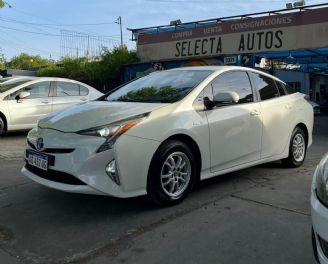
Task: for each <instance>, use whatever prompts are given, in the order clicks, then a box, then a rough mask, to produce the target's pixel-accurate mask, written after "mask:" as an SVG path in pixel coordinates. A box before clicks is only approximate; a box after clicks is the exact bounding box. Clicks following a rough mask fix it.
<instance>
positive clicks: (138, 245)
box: [0, 116, 328, 264]
mask: <svg viewBox="0 0 328 264" xmlns="http://www.w3.org/2000/svg"><path fill="white" fill-rule="evenodd" d="M25 137H26V133H14V134H8V135H5V136H4V137H2V138H0V263H1V264H7V263H8V264H11V263H13V264H16V263H88V264H98V263H163V264H164V263H165V264H167V263H188V264H189V263H219V264H221V263H222V264H225V263H229V264H231V263H234V264H236V263H237V264H238V263H250V264H257V263H275V264H276V263H288V264H289V263H291V264H292V263H295V264H296V263H297V264H302V263H304V264H305V263H314V258H313V254H312V248H311V233H310V231H311V221H310V205H309V198H310V185H311V181H312V175H313V172H314V169H315V166H316V165H317V163H318V162H319V160H320V158H321V157H322V155H323V154H324V153H325V152H327V151H328V117H327V116H319V117H316V119H315V131H314V144H313V146H312V147H311V148H310V149H309V151H308V155H307V159H306V161H305V163H304V165H303V166H302V167H300V168H296V169H286V168H283V167H282V166H281V165H280V163H278V162H277V163H269V164H264V165H261V166H257V167H254V168H249V169H245V170H242V171H238V172H234V173H230V174H227V175H224V176H221V177H217V178H213V179H210V180H207V181H204V182H201V183H200V184H199V186H197V187H196V189H195V190H194V191H193V192H192V193H191V195H190V196H188V198H187V199H186V200H185V201H184V202H183V203H181V204H179V205H178V206H175V207H170V208H158V207H156V206H154V205H153V204H151V203H150V202H149V201H148V199H147V197H138V198H131V199H116V198H112V197H105V196H91V195H80V194H70V193H64V192H59V191H56V190H51V189H48V188H46V187H43V186H40V185H38V184H36V183H34V182H32V181H30V180H29V179H27V178H25V177H23V176H22V175H21V174H20V169H21V167H22V165H23V150H24V144H25Z"/></svg>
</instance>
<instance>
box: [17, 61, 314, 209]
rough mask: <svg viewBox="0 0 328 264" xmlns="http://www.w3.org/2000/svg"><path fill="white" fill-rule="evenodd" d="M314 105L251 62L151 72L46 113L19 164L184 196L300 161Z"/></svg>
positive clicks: (47, 174) (67, 180)
mask: <svg viewBox="0 0 328 264" xmlns="http://www.w3.org/2000/svg"><path fill="white" fill-rule="evenodd" d="M312 129H313V110H312V107H311V105H310V104H309V103H308V101H306V100H305V96H304V94H301V93H294V94H288V92H287V91H286V87H285V83H283V82H282V81H280V80H279V79H277V78H275V77H273V76H271V75H269V74H266V73H263V72H260V71H257V70H253V69H248V68H243V67H231V66H230V67H229V66H212V67H190V68H179V69H173V70H168V71H160V72H155V73H152V74H150V75H148V76H145V77H142V78H140V79H137V80H135V81H132V82H130V83H128V84H126V85H123V86H121V87H120V88H118V89H116V90H114V91H111V92H110V93H108V94H106V95H104V96H103V97H101V98H99V99H98V100H96V101H93V102H89V103H86V104H82V105H77V106H73V107H70V108H68V109H66V110H63V111H60V112H57V113H55V114H53V115H48V116H47V117H45V118H43V119H41V120H40V121H39V123H38V127H36V128H34V129H33V130H31V131H30V132H29V134H28V138H27V143H28V144H27V150H26V164H25V166H24V167H23V169H22V172H23V174H24V175H26V176H27V177H29V178H31V179H32V180H34V181H36V182H38V183H40V184H43V185H45V186H48V187H51V188H54V189H58V190H62V191H67V192H76V193H88V194H100V195H111V196H116V197H122V198H123V197H132V196H138V195H144V194H148V195H149V196H150V197H151V199H152V200H153V201H154V202H156V203H158V204H161V205H173V204H176V203H178V202H180V201H182V200H183V199H184V198H185V197H186V196H187V194H188V193H189V192H190V191H191V189H192V187H193V185H194V183H195V182H196V181H197V180H198V179H200V180H203V179H207V178H211V177H214V176H217V175H221V174H225V173H228V172H232V171H236V170H240V169H243V168H247V167H250V166H254V165H257V164H261V163H266V162H270V161H275V160H280V159H282V160H283V163H284V164H285V165H287V166H289V167H298V166H300V165H302V163H303V161H304V159H305V156H306V151H307V148H308V147H309V146H310V145H311V143H312Z"/></svg>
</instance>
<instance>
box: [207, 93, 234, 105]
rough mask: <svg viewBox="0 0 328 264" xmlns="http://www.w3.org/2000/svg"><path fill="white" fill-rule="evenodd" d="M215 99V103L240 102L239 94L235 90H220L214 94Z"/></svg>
mask: <svg viewBox="0 0 328 264" xmlns="http://www.w3.org/2000/svg"><path fill="white" fill-rule="evenodd" d="M213 101H214V104H215V105H229V104H238V102H239V95H238V94H237V93H236V92H234V91H220V92H218V93H217V94H215V95H214V98H213Z"/></svg>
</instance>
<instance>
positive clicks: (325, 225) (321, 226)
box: [311, 190, 328, 264]
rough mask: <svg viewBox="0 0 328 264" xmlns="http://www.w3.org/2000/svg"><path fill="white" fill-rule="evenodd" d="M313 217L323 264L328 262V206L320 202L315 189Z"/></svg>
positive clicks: (312, 195) (312, 203)
mask: <svg viewBox="0 0 328 264" xmlns="http://www.w3.org/2000/svg"><path fill="white" fill-rule="evenodd" d="M311 217H312V226H313V230H314V239H315V241H314V242H315V243H314V246H315V247H316V250H317V253H318V259H319V261H320V263H321V264H328V253H327V250H325V248H327V249H328V208H327V207H326V206H324V205H323V204H322V203H321V202H320V200H319V199H318V197H317V195H316V193H315V190H312V194H311ZM324 247H325V248H324ZM325 252H326V253H325ZM315 254H316V253H315Z"/></svg>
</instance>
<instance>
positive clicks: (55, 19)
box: [0, 0, 325, 60]
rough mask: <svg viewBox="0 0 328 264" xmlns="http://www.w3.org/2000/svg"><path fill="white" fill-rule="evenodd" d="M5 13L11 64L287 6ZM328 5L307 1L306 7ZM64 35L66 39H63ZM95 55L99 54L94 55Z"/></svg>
mask: <svg viewBox="0 0 328 264" xmlns="http://www.w3.org/2000/svg"><path fill="white" fill-rule="evenodd" d="M5 1H6V2H7V4H8V5H10V6H11V8H9V6H8V5H7V6H6V7H5V8H3V9H0V54H1V53H2V54H4V56H5V58H6V59H7V60H9V59H11V58H12V57H14V56H16V55H18V54H20V53H22V52H25V53H28V54H32V55H41V56H42V57H44V58H51V59H54V60H58V59H59V58H60V56H61V55H63V54H70V55H71V56H74V55H81V53H83V51H84V50H86V49H87V48H86V46H88V47H89V49H87V50H89V52H90V53H92V52H96V51H95V50H96V48H95V47H97V46H98V44H99V43H101V44H100V45H108V46H109V47H112V46H115V45H116V46H117V45H119V43H120V27H119V25H118V24H117V23H115V21H117V18H118V17H119V16H121V17H122V28H123V40H124V44H126V45H127V46H128V48H130V49H133V48H135V43H134V42H132V41H131V33H130V31H128V30H127V29H126V28H141V27H150V26H159V25H167V24H169V23H170V21H172V20H177V19H180V20H181V21H182V22H191V21H197V20H204V19H212V18H218V17H225V16H233V15H242V14H247V13H255V12H262V11H271V10H277V9H283V8H285V6H286V3H288V2H291V1H284V0H234V1H232V0H119V1H116V0H89V1H87V0H5ZM321 3H325V1H320V0H307V1H306V4H307V5H313V4H321ZM63 35H64V37H63ZM92 49H94V51H92Z"/></svg>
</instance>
